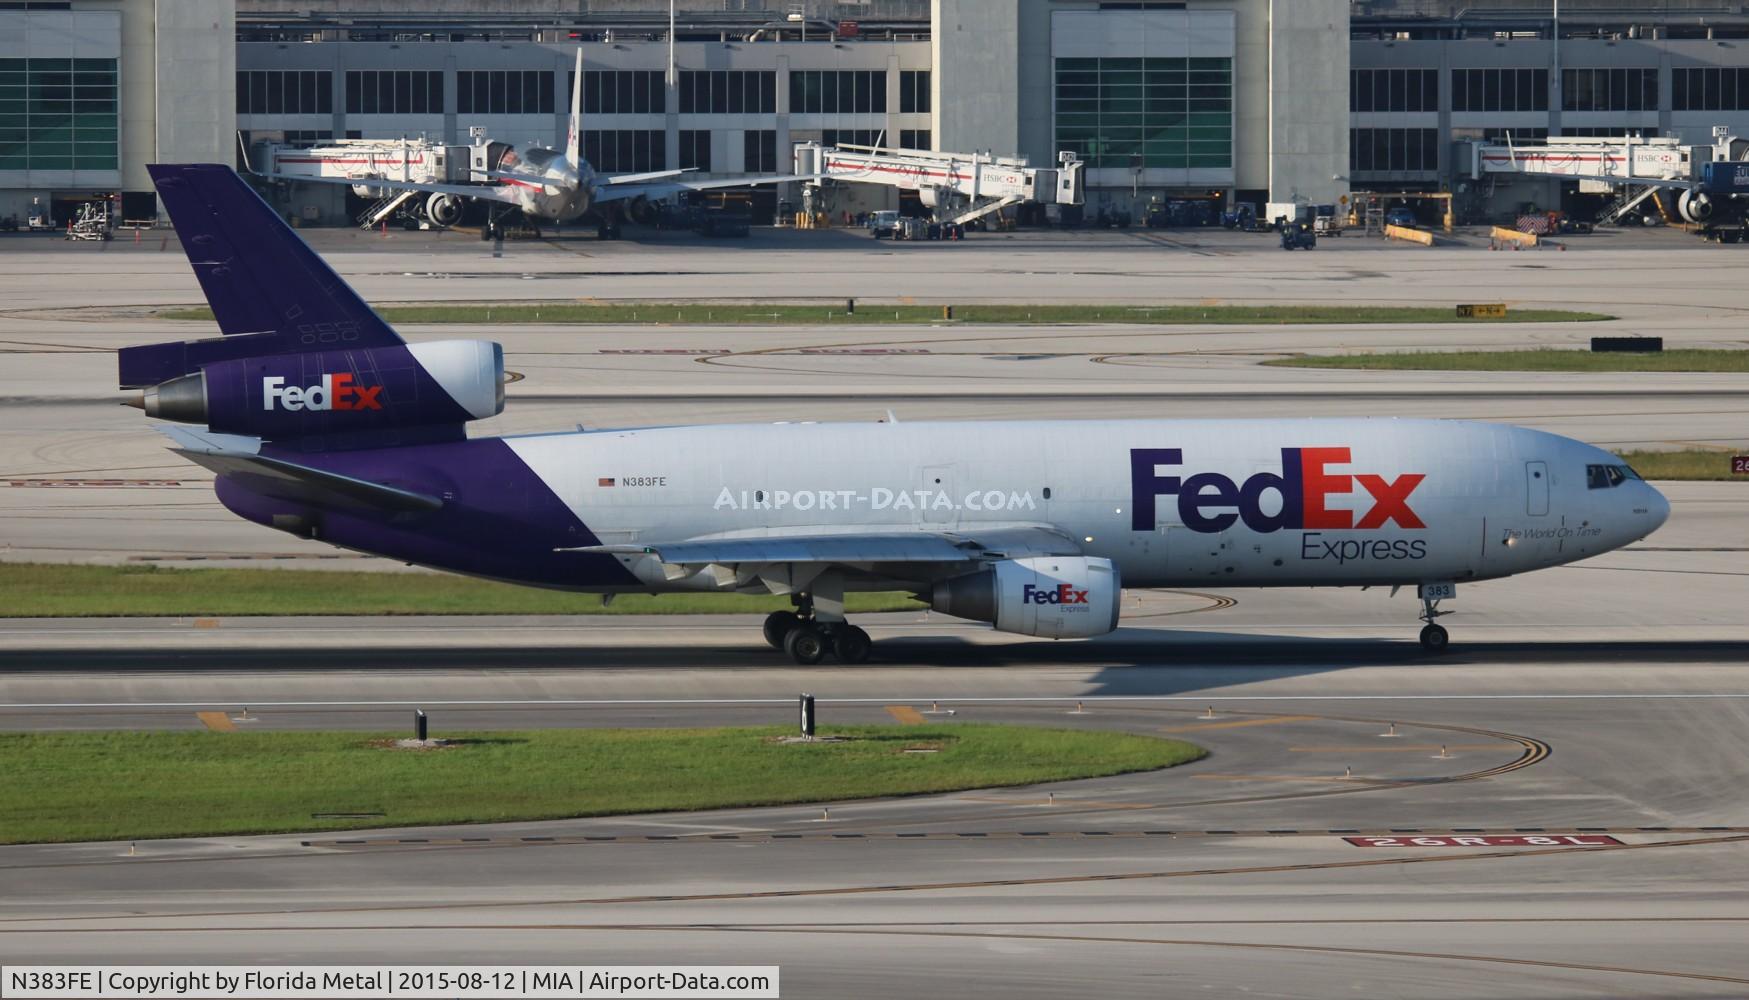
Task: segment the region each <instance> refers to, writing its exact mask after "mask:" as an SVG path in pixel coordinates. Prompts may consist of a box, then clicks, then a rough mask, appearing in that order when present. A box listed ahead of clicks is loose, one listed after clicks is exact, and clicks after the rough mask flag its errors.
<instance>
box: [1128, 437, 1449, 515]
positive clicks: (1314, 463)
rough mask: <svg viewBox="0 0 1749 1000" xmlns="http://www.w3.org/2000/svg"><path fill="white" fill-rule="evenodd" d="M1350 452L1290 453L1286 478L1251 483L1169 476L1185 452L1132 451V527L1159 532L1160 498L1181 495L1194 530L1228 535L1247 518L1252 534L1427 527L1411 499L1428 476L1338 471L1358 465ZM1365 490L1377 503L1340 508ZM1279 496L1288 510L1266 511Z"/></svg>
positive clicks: (1264, 475)
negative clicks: (1337, 503)
mask: <svg viewBox="0 0 1749 1000" xmlns="http://www.w3.org/2000/svg"><path fill="white" fill-rule="evenodd" d="M1350 460H1351V459H1350V451H1349V449H1347V448H1283V449H1281V474H1280V475H1276V474H1275V473H1273V472H1259V473H1257V474H1256V475H1254V476H1252V477H1251V478H1250V479H1247V480H1245V481H1244V482H1243V483H1235V482H1233V480H1231V479H1229V478H1228V477H1226V476H1223V475H1221V474H1220V473H1218V472H1199V473H1197V474H1195V475H1192V476H1186V477H1183V478H1180V477H1178V476H1164V475H1161V474H1160V472H1159V469H1160V467H1161V466H1168V465H1182V464H1183V462H1184V452H1183V450H1182V449H1179V448H1132V449H1130V505H1131V506H1130V512H1131V513H1130V528H1131V530H1134V531H1153V530H1154V528H1155V525H1156V517H1155V514H1156V510H1157V507H1156V504H1157V501H1158V498H1159V497H1162V496H1177V497H1178V518H1179V520H1180V521H1182V522H1184V526H1185V527H1187V528H1189V529H1190V530H1192V531H1203V532H1216V531H1225V530H1226V529H1227V528H1229V527H1231V526H1232V525H1233V523H1234V522H1235V521H1241V520H1242V521H1244V523H1245V527H1247V528H1250V529H1251V530H1252V531H1258V532H1271V531H1280V530H1282V529H1283V528H1318V529H1325V528H1337V529H1342V528H1352V529H1364V528H1382V527H1384V526H1385V523H1386V522H1395V523H1396V524H1397V526H1398V527H1401V528H1425V527H1427V525H1426V524H1424V523H1422V521H1421V518H1420V517H1418V516H1416V514H1415V511H1414V509H1413V508H1411V507H1410V506H1409V495H1410V494H1411V493H1413V492H1415V487H1417V486H1419V485H1421V481H1422V480H1424V479H1426V478H1427V477H1426V476H1425V475H1424V474H1422V473H1419V472H1406V473H1404V474H1402V475H1400V476H1398V477H1397V478H1395V479H1386V478H1384V477H1383V476H1376V475H1370V474H1367V473H1364V472H1355V473H1350V472H1338V471H1333V470H1332V469H1331V466H1336V465H1346V464H1348V463H1349V461H1350ZM1356 485H1358V486H1359V487H1360V488H1361V489H1363V490H1365V491H1366V493H1367V495H1368V496H1370V497H1371V498H1372V506H1371V508H1370V509H1368V510H1367V511H1366V513H1364V514H1360V515H1359V517H1358V518H1357V517H1356V514H1357V513H1359V512H1357V511H1353V510H1348V509H1346V508H1342V507H1335V508H1332V507H1331V506H1330V499H1331V497H1336V496H1343V495H1345V494H1351V493H1354V492H1355V486H1356ZM1269 492H1273V493H1275V494H1276V495H1277V496H1278V497H1280V498H1281V507H1280V509H1279V510H1278V511H1276V512H1275V513H1273V514H1268V513H1264V510H1263V496H1264V494H1265V493H1269Z"/></svg>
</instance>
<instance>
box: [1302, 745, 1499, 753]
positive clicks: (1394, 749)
mask: <svg viewBox="0 0 1749 1000" xmlns="http://www.w3.org/2000/svg"><path fill="white" fill-rule="evenodd" d="M1287 749H1288V752H1289V753H1407V752H1409V751H1415V752H1417V753H1438V752H1439V744H1437V743H1421V744H1412V745H1408V746H1370V745H1369V746H1354V747H1288V748H1287ZM1445 749H1447V750H1449V751H1451V752H1452V753H1456V752H1457V751H1459V750H1517V749H1521V748H1520V747H1518V746H1517V745H1516V744H1512V743H1474V744H1465V745H1463V746H1459V745H1457V744H1453V745H1451V746H1448V747H1446V748H1445Z"/></svg>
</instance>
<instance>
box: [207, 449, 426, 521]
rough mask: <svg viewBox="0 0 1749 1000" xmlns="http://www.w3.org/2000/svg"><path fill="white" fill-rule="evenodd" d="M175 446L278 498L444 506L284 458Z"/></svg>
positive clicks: (391, 507)
mask: <svg viewBox="0 0 1749 1000" xmlns="http://www.w3.org/2000/svg"><path fill="white" fill-rule="evenodd" d="M173 450H174V451H175V452H176V453H177V454H179V455H181V456H182V457H184V458H186V459H188V460H189V461H191V462H194V463H196V464H197V465H204V466H206V467H207V468H209V469H211V470H213V471H214V472H215V473H218V474H219V475H220V476H222V477H224V478H226V479H231V480H234V481H236V482H237V484H238V485H240V486H244V487H246V488H248V489H249V490H251V491H253V492H256V493H259V494H261V495H263V496H269V497H275V498H277V499H280V500H291V501H294V502H298V503H307V504H311V505H313V506H317V507H366V508H372V509H375V510H388V511H431V510H437V509H438V508H440V507H442V506H443V500H442V499H441V498H438V497H434V496H430V495H427V494H424V493H418V492H415V491H413V490H404V489H401V488H399V487H396V486H386V485H384V484H382V483H373V482H371V481H369V480H367V479H356V478H354V477H352V476H342V475H340V474H338V473H334V472H326V471H324V470H322V469H314V468H311V467H310V466H307V465H299V464H298V463H296V462H288V461H286V460H284V459H282V458H270V457H268V456H266V455H255V454H249V453H247V452H235V451H202V450H196V449H190V448H177V449H173Z"/></svg>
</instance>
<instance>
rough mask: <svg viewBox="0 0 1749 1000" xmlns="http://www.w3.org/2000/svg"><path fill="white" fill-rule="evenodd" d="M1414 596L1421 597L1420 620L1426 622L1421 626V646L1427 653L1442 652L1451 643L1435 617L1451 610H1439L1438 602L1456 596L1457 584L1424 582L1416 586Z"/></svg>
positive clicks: (1448, 635)
mask: <svg viewBox="0 0 1749 1000" xmlns="http://www.w3.org/2000/svg"><path fill="white" fill-rule="evenodd" d="M1416 596H1417V597H1419V598H1420V599H1421V620H1422V621H1424V622H1426V623H1427V624H1425V625H1423V626H1422V627H1421V648H1422V649H1425V650H1427V651H1428V652H1429V653H1443V652H1445V648H1446V646H1448V645H1450V643H1451V636H1450V634H1448V633H1447V632H1446V631H1445V626H1443V625H1440V624H1439V623H1438V622H1437V621H1436V619H1438V618H1439V617H1440V616H1441V615H1449V614H1451V612H1449V611H1441V610H1439V602H1440V601H1442V600H1446V599H1449V598H1453V597H1456V596H1457V586H1456V585H1455V584H1450V583H1424V584H1422V585H1421V586H1419V587H1417V588H1416Z"/></svg>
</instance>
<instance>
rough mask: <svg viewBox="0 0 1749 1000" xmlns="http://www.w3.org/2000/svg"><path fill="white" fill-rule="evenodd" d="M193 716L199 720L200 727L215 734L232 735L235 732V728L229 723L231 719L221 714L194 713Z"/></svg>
mask: <svg viewBox="0 0 1749 1000" xmlns="http://www.w3.org/2000/svg"><path fill="white" fill-rule="evenodd" d="M194 716H195V718H197V719H199V720H200V722H201V725H203V726H205V727H207V728H208V729H211V730H212V731H213V732H215V733H234V732H236V731H237V727H236V726H235V725H233V724H232V722H231V717H230V716H228V715H226V714H225V713H223V712H196V713H194Z"/></svg>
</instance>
